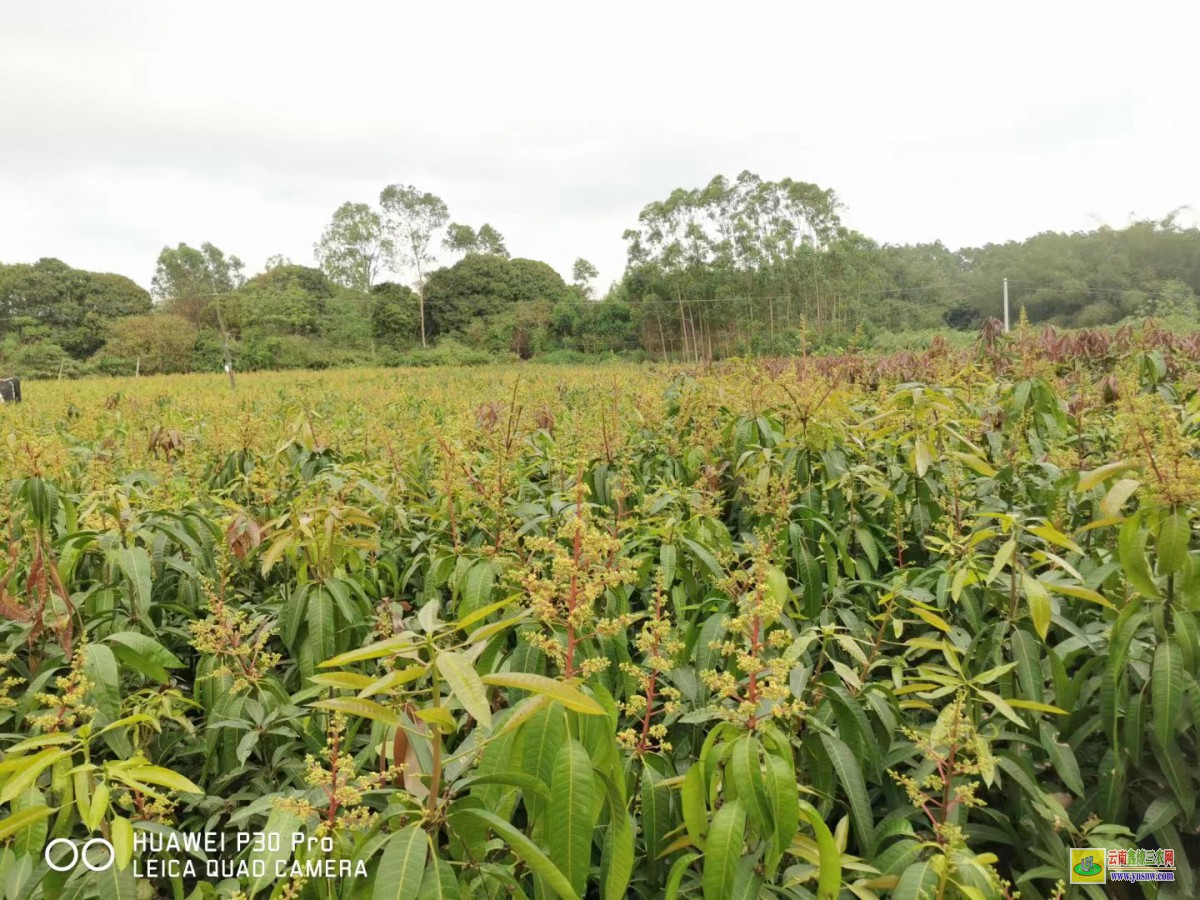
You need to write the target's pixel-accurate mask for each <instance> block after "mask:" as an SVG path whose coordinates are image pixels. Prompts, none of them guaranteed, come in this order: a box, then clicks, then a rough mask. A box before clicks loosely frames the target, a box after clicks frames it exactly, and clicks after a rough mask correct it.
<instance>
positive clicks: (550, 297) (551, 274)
mask: <svg viewBox="0 0 1200 900" xmlns="http://www.w3.org/2000/svg"><path fill="white" fill-rule="evenodd" d="M568 294H569V289H568V287H567V285H566V282H564V281H563V279H562V276H561V275H559V274H558V273H557V272H555V271H554V269H552V268H551V267H550V266H548V265H547V264H546V263H544V262H538V261H536V260H532V259H505V258H503V257H500V256H494V255H490V254H479V253H473V254H470V255H468V256H466V257H464V258H463V259H461V260H459V261H458V262H457V263H455V264H454V265H453V266H450V267H448V268H443V269H438V270H437V271H436V272H434V273H433V274H432V275H430V276H429V281H428V283H427V285H426V292H425V304H426V309H427V314H428V323H429V326H430V329H429V330H430V334H444V333H447V332H452V331H462V330H463V329H464V328H466V326H467V325H468V324H469V323H470V322H471V321H472V320H475V319H478V318H480V317H485V316H491V315H496V314H498V313H502V312H505V311H506V310H508V309H510V308H511V307H512V306H513V305H514V304H516V303H519V302H522V301H536V300H545V301H548V302H549V303H551V304H554V303H556V302H558V301H560V300H563V299H564V298H566V297H567V295H568Z"/></svg>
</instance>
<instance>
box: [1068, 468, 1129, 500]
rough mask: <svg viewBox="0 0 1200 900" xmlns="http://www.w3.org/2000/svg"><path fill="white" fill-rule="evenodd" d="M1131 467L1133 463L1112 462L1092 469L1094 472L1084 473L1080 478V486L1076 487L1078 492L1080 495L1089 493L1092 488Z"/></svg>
mask: <svg viewBox="0 0 1200 900" xmlns="http://www.w3.org/2000/svg"><path fill="white" fill-rule="evenodd" d="M1131 465H1132V463H1128V462H1123V461H1119V462H1112V463H1107V464H1106V465H1103V466H1101V467H1100V468H1098V469H1092V471H1090V472H1083V473H1081V474H1080V476H1079V484H1078V485H1076V487H1075V489H1076V490H1077V491H1079V492H1080V493H1086V492H1087V491H1090V490H1091V489H1092V488H1094V487H1095V486H1096V485H1098V484H1100V483H1102V482H1104V481H1107V480H1108V479H1109V478H1111V477H1112V476H1113V475H1116V474H1117V473H1118V472H1123V471H1125V470H1126V469H1128V468H1129V467H1130V466H1131Z"/></svg>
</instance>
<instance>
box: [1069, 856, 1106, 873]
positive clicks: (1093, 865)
mask: <svg viewBox="0 0 1200 900" xmlns="http://www.w3.org/2000/svg"><path fill="white" fill-rule="evenodd" d="M1073 871H1074V872H1075V874H1076V875H1099V874H1100V873H1101V872H1102V871H1104V869H1103V867H1102V866H1100V865H1099V864H1098V863H1097V862H1096V861H1095V860H1094V859H1093V858H1092V857H1090V856H1085V857H1084V858H1083V859H1082V860H1080V862H1079V864H1078V865H1077V866H1075V867H1074V869H1073Z"/></svg>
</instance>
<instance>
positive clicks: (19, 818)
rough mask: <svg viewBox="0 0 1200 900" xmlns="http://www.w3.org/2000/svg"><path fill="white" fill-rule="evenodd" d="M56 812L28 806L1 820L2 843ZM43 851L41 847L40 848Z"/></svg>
mask: <svg viewBox="0 0 1200 900" xmlns="http://www.w3.org/2000/svg"><path fill="white" fill-rule="evenodd" d="M54 812H56V810H54V809H52V808H51V807H49V806H45V805H43V806H27V807H25V809H23V810H21V811H20V812H15V813H12V814H11V815H9V816H7V817H5V818H3V819H0V841H6V840H8V839H9V838H10V837H12V836H13V835H14V834H16V833H17V832H19V831H22V830H23V829H25V828H28V827H29V826H30V825H34V824H36V823H38V822H40V821H42V820H43V819H45V818H46V817H47V816H49V815H51V814H52V813H54ZM38 849H39V850H40V849H41V848H40V847H39V848H38Z"/></svg>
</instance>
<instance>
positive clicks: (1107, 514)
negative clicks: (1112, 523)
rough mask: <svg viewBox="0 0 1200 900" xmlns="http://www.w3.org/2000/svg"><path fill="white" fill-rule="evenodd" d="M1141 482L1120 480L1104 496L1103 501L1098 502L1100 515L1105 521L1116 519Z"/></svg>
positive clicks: (1127, 479) (1129, 479)
mask: <svg viewBox="0 0 1200 900" xmlns="http://www.w3.org/2000/svg"><path fill="white" fill-rule="evenodd" d="M1141 484H1142V483H1141V482H1140V481H1138V480H1136V479H1134V478H1122V479H1121V480H1120V481H1118V482H1117V483H1116V484H1114V485H1113V486H1112V487H1111V488H1109V489H1108V493H1107V494H1105V495H1104V499H1103V500H1101V501H1100V514H1101V515H1102V516H1104V518H1106V519H1118V518H1119V517H1120V515H1121V507H1123V506H1124V505H1125V501H1126V500H1128V499H1129V498H1130V497H1132V496H1133V492H1134V491H1136V490H1137V489H1138V488H1139V487H1141Z"/></svg>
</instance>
